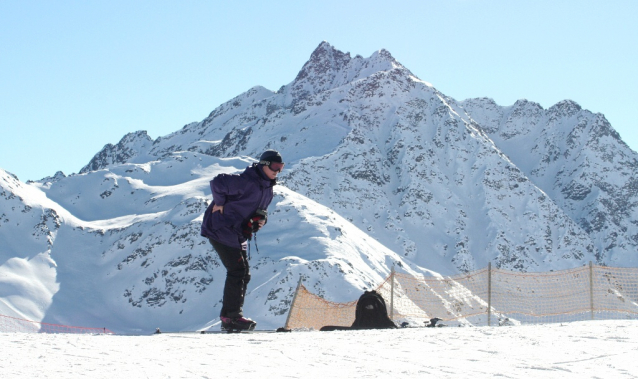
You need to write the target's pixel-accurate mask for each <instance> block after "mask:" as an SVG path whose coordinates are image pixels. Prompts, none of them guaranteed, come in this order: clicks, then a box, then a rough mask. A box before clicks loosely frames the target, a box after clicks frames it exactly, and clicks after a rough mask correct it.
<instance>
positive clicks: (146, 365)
mask: <svg viewBox="0 0 638 379" xmlns="http://www.w3.org/2000/svg"><path fill="white" fill-rule="evenodd" d="M0 341H1V342H0V355H2V360H0V372H2V377H3V378H18V377H25V378H26V377H31V378H32V377H39V378H58V377H65V378H79V377H91V378H113V377H114V375H117V377H130V378H147V377H148V378H194V377H199V378H227V377H232V378H257V377H259V378H263V377H272V378H315V377H316V378H325V377H331V378H397V377H400V378H424V377H425V378H428V377H432V378H470V377H471V378H491V377H502V378H530V377H531V378H612V377H613V378H636V377H638V361H636V359H635V357H636V356H637V353H638V323H637V322H636V321H627V320H623V321H619V320H615V321H584V322H575V323H569V324H546V325H526V326H516V327H468V328H457V327H447V328H419V329H399V330H370V331H347V332H343V331H337V332H293V333H270V334H266V333H255V334H233V335H226V334H205V335H202V334H196V333H192V334H188V333H176V334H172V333H163V334H160V335H149V336H118V335H73V334H26V333H4V334H0Z"/></svg>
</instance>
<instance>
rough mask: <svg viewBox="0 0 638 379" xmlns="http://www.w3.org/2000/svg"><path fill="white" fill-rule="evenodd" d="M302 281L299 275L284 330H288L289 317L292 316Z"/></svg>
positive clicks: (301, 276)
mask: <svg viewBox="0 0 638 379" xmlns="http://www.w3.org/2000/svg"><path fill="white" fill-rule="evenodd" d="M302 281H303V275H299V282H297V289H296V290H295V295H294V296H293V297H292V303H290V309H289V310H288V317H286V325H285V326H284V328H285V329H290V328H289V327H288V323H289V322H290V315H291V314H292V309H293V308H294V307H295V301H296V300H297V294H298V293H299V288H301V282H302Z"/></svg>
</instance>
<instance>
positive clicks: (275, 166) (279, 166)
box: [259, 161, 286, 172]
mask: <svg viewBox="0 0 638 379" xmlns="http://www.w3.org/2000/svg"><path fill="white" fill-rule="evenodd" d="M259 164H263V165H266V166H268V168H269V169H271V170H272V171H274V172H281V170H283V169H284V166H285V165H286V164H285V163H283V162H270V161H261V162H259Z"/></svg>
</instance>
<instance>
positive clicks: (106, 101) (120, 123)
mask: <svg viewBox="0 0 638 379" xmlns="http://www.w3.org/2000/svg"><path fill="white" fill-rule="evenodd" d="M637 16H638V1H635V0H609V1H589V0H578V1H577V0H574V1H561V0H551V1H545V0H536V1H513V0H503V1H501V0H494V1H490V0H482V1H479V0H445V1H444V0H441V1H430V0H414V1H404V0H394V1H387V0H386V1H376V0H367V1H363V0H362V1H359V0H322V1H313V2H310V1H289V0H286V1H264V0H261V1H242V0H237V1H224V2H222V1H198V0H180V1H177V0H175V1H160V0H153V1H148V0H135V1H119V0H108V1H106V0H104V1H97V0H96V1H88V0H87V1H85V0H58V1H51V0H47V1H43V0H42V1H38V0H24V1H23V0H0V89H1V91H0V168H3V169H5V170H7V171H10V172H12V173H14V174H16V175H17V176H18V177H19V178H20V179H21V180H22V181H26V180H29V179H31V180H37V179H40V178H42V177H45V176H48V175H53V174H55V172H56V171H59V170H60V171H63V172H64V173H65V174H67V175H68V174H70V173H74V172H75V173H77V172H78V171H79V170H80V169H81V168H82V167H83V166H84V165H85V164H87V163H88V162H89V160H90V159H91V158H92V157H93V155H95V154H96V153H97V152H98V151H99V150H100V149H101V148H102V147H103V146H104V145H105V144H107V143H117V142H118V141H119V140H120V139H121V138H122V137H123V136H124V135H125V134H126V133H129V132H133V131H137V130H146V131H148V133H149V135H150V136H151V137H152V138H157V137H159V136H163V135H166V134H169V133H171V132H174V131H176V130H178V129H180V128H181V127H182V126H184V125H185V124H187V123H190V122H193V121H201V120H202V119H203V118H205V117H206V116H207V115H208V114H209V113H210V112H211V111H212V110H213V109H215V108H216V107H217V106H218V105H220V104H221V103H223V102H225V101H227V100H229V99H231V98H233V97H235V96H237V95H239V94H241V93H242V92H244V91H246V90H248V89H249V88H251V87H253V86H255V85H262V86H264V87H266V88H268V89H271V90H277V89H278V88H279V87H281V86H282V85H285V84H288V83H290V82H291V81H292V80H293V79H294V78H295V76H296V75H297V72H298V71H299V70H300V69H301V67H302V66H303V64H304V63H305V62H306V61H307V60H308V58H309V57H310V54H311V53H312V51H313V50H314V49H315V48H316V47H317V46H318V45H319V44H320V43H321V41H324V40H325V41H328V42H329V43H330V44H332V45H333V46H334V47H335V48H337V49H339V50H342V51H344V52H350V53H351V55H352V56H354V55H357V54H359V55H362V56H364V57H369V56H370V55H371V54H372V53H374V52H375V51H377V50H380V49H382V48H384V49H387V50H388V51H390V52H391V53H392V55H393V56H394V57H395V58H396V59H397V60H398V61H399V62H401V63H402V64H403V65H405V66H406V67H407V68H408V69H410V70H411V71H412V72H413V73H414V74H415V75H417V76H418V77H419V78H421V79H422V80H425V81H427V82H430V83H432V84H433V85H434V86H435V87H436V88H437V89H439V90H440V91H442V92H443V93H445V94H446V95H448V96H451V97H453V98H455V99H457V100H463V99H466V98H470V97H482V96H486V97H491V98H493V99H494V100H495V101H496V102H497V103H498V104H500V105H511V104H513V103H514V102H515V101H516V100H517V99H523V98H525V99H528V100H531V101H536V102H538V103H540V104H541V105H542V106H543V107H544V108H548V107H550V106H552V105H553V104H555V103H556V102H558V101H561V100H564V99H571V100H574V101H576V102H577V103H579V104H580V105H581V106H582V107H583V108H586V109H589V110H590V111H592V112H596V113H598V112H599V113H603V114H605V116H606V117H607V119H608V120H609V121H610V122H611V124H612V126H613V127H614V128H615V129H616V130H617V131H618V132H619V133H620V135H621V137H622V138H623V139H624V140H625V142H627V143H628V144H629V145H630V146H631V147H632V148H633V149H634V150H638V131H637V130H636V127H637V126H638V125H637V122H636V118H635V117H634V113H635V112H636V109H637V107H638V91H637V88H638V75H637V72H636V70H637V67H638V62H637V59H636V58H637V55H638V22H637V21H636V17H637Z"/></svg>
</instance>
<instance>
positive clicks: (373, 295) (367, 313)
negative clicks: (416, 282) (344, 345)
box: [320, 291, 397, 332]
mask: <svg viewBox="0 0 638 379" xmlns="http://www.w3.org/2000/svg"><path fill="white" fill-rule="evenodd" d="M396 328H397V326H396V324H395V323H394V322H392V320H390V317H388V309H387V308H386V305H385V300H384V299H383V297H382V296H381V295H380V294H378V293H377V291H365V292H364V293H363V295H361V297H359V300H358V301H357V307H356V308H355V319H354V322H353V323H352V326H331V325H327V326H324V327H322V328H321V329H320V330H321V331H324V332H327V331H333V330H361V329H396Z"/></svg>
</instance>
